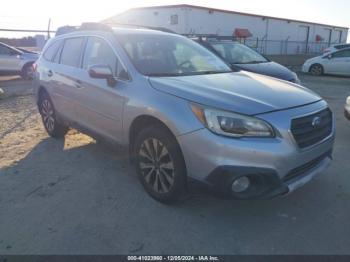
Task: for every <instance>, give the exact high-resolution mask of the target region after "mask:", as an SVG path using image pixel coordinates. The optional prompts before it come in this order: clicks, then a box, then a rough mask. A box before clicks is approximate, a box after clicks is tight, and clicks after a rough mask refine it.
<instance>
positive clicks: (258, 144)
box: [34, 26, 334, 203]
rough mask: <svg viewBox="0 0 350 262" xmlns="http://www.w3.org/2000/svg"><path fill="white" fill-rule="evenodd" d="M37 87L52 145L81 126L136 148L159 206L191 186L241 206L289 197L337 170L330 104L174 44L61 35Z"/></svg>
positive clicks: (172, 39)
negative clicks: (256, 200)
mask: <svg viewBox="0 0 350 262" xmlns="http://www.w3.org/2000/svg"><path fill="white" fill-rule="evenodd" d="M34 83H35V85H36V87H37V103H38V107H39V111H40V113H41V115H42V119H43V123H44V126H45V128H46V130H47V132H48V133H49V134H50V135H51V136H53V137H62V136H64V135H65V134H66V132H67V130H68V127H75V128H77V129H79V130H81V131H83V132H85V133H87V134H89V135H92V136H94V137H97V138H104V139H106V140H107V141H110V143H113V144H114V143H116V144H118V145H120V146H121V147H122V148H126V149H127V150H128V152H129V153H130V156H131V159H132V161H133V163H134V164H135V167H136V170H137V173H138V175H139V178H140V180H141V182H142V184H143V186H144V188H145V189H146V191H147V192H148V193H149V194H150V195H151V196H152V197H153V198H155V199H157V200H159V201H161V202H165V203H170V202H173V201H175V200H178V199H179V198H180V197H181V196H182V195H183V194H184V193H185V192H186V188H187V185H188V183H187V182H188V181H189V179H190V178H191V180H192V181H200V182H202V183H204V184H205V185H208V186H212V187H213V188H215V189H217V190H219V191H220V192H222V193H225V194H227V195H230V196H233V197H235V198H238V199H247V198H258V197H272V196H277V195H284V194H287V193H290V192H292V191H294V190H295V189H296V188H298V187H300V186H302V185H304V184H305V183H306V182H308V181H310V180H311V179H312V178H313V177H314V176H315V175H316V174H318V173H319V172H321V171H322V170H324V169H325V168H326V167H327V166H328V165H329V164H330V162H331V154H332V146H333V141H334V120H333V114H332V112H331V110H330V109H329V108H328V105H327V103H326V102H325V101H324V100H323V99H322V98H321V97H319V96H318V95H317V94H315V93H313V92H312V91H310V90H308V89H306V88H304V87H302V86H299V85H296V84H293V83H288V82H286V81H283V80H276V79H274V78H271V77H266V76H262V75H258V74H254V73H248V72H233V71H231V69H230V67H229V66H228V65H227V64H226V63H225V62H223V61H222V60H221V59H220V58H218V57H217V56H216V55H214V54H213V53H211V52H210V51H209V50H207V49H205V48H204V47H202V46H201V45H199V44H198V43H195V42H193V41H191V40H189V39H187V38H186V37H183V36H179V35H176V34H171V33H164V32H159V31H154V30H145V29H122V28H119V29H109V28H104V27H102V26H101V29H100V30H93V31H89V30H84V31H83V30H77V31H76V32H72V33H68V34H63V35H61V36H58V37H56V38H54V39H52V40H50V42H49V43H48V44H47V45H46V47H45V49H44V52H43V55H42V56H41V57H40V58H39V60H38V61H37V71H36V74H35V81H34ZM82 164H83V163H82Z"/></svg>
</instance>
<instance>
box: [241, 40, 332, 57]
mask: <svg viewBox="0 0 350 262" xmlns="http://www.w3.org/2000/svg"><path fill="white" fill-rule="evenodd" d="M241 42H243V43H244V44H246V45H248V46H250V47H252V48H254V49H256V50H257V51H258V52H260V53H262V54H265V55H317V54H322V53H323V51H324V50H325V49H326V48H327V47H329V46H330V45H332V44H329V43H327V42H301V41H289V40H266V39H259V38H256V39H252V38H249V39H245V40H243V41H241Z"/></svg>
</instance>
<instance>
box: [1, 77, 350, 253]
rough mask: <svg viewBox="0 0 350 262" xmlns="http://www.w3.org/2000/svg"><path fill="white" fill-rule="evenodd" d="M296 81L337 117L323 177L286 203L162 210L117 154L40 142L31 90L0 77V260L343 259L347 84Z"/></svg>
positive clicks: (70, 138) (85, 145) (75, 143)
mask: <svg viewBox="0 0 350 262" xmlns="http://www.w3.org/2000/svg"><path fill="white" fill-rule="evenodd" d="M301 78H302V81H303V82H304V83H305V85H306V86H308V87H310V88H311V89H313V90H315V91H316V92H318V93H320V94H321V95H322V96H323V97H324V98H325V99H326V100H327V101H328V102H329V104H330V106H331V107H332V109H333V111H334V112H335V114H336V119H337V139H336V145H335V149H334V161H333V164H332V166H331V167H330V168H329V169H328V170H327V171H326V172H324V173H323V175H322V176H319V177H317V178H316V179H315V180H314V181H312V182H311V183H309V184H308V185H306V186H305V187H304V188H302V189H300V190H298V191H296V192H295V193H293V194H291V195H289V196H287V197H285V198H277V199H273V200H265V201H262V200H260V201H232V200H223V199H218V198H215V197H213V196H210V195H206V194H200V193H196V194H194V195H193V196H192V197H191V198H190V199H188V200H186V201H185V202H183V203H181V204H179V205H177V206H170V207H169V206H164V205H162V204H159V203H157V202H155V201H154V200H152V199H151V198H149V197H148V196H147V195H146V193H145V192H144V190H143V189H142V187H141V185H140V184H139V182H138V180H137V177H136V175H135V173H134V171H133V169H132V168H131V167H130V166H129V165H128V163H127V161H126V158H125V156H122V155H119V154H118V153H116V152H113V151H111V150H110V149H108V148H106V147H105V146H103V145H100V144H98V143H96V142H95V141H94V140H92V139H91V138H89V137H87V136H85V135H83V134H80V133H78V132H76V131H70V133H69V134H68V135H67V136H66V138H65V140H55V139H52V138H49V137H48V136H47V134H46V133H45V131H44V129H43V127H42V124H41V121H40V118H39V115H38V113H37V109H36V106H35V103H34V98H33V96H32V95H30V93H31V88H30V83H27V82H22V81H20V80H17V79H2V80H3V81H1V82H0V87H1V88H3V89H4V90H5V92H6V94H7V95H9V97H6V98H4V99H2V100H0V253H1V254H116V253H119V254H120V253H121V254H126V253H133V254H169V253H170V254H174V253H177V254H179V253H181V254H193V253H196V254H204V253H206V254H208V253H209V254H350V238H349V235H350V209H349V203H350V161H349V152H350V139H349V136H350V122H348V121H346V120H345V119H344V117H343V104H344V101H345V98H346V96H348V95H350V79H349V78H336V77H318V78H316V77H311V76H301ZM21 90H22V91H23V90H25V92H26V94H27V95H24V96H18V94H19V93H21V92H22V91H21Z"/></svg>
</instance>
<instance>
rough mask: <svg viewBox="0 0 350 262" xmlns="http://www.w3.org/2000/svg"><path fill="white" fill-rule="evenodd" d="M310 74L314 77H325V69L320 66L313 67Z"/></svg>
mask: <svg viewBox="0 0 350 262" xmlns="http://www.w3.org/2000/svg"><path fill="white" fill-rule="evenodd" d="M310 73H311V74H312V75H314V76H320V75H323V67H322V66H321V65H319V64H315V65H312V66H311V67H310Z"/></svg>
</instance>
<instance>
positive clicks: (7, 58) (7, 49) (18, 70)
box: [0, 43, 39, 79]
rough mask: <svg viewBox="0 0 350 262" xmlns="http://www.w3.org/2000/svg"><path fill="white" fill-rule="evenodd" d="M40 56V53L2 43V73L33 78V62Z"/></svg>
mask: <svg viewBox="0 0 350 262" xmlns="http://www.w3.org/2000/svg"><path fill="white" fill-rule="evenodd" d="M38 58H39V54H36V53H32V52H24V51H22V50H19V49H17V48H15V47H12V46H9V45H6V44H4V43H0V75H20V76H21V77H22V78H24V79H31V78H32V77H33V73H34V69H33V63H34V62H35V61H36V60H37V59H38Z"/></svg>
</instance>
